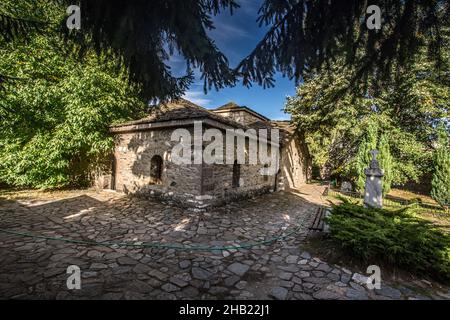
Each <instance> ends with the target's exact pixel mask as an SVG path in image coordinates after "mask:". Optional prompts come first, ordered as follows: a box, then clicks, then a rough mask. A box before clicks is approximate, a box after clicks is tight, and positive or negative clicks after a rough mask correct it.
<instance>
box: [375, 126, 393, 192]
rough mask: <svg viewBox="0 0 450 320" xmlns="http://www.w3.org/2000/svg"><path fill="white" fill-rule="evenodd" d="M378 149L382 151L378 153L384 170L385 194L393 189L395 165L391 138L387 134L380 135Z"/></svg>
mask: <svg viewBox="0 0 450 320" xmlns="http://www.w3.org/2000/svg"><path fill="white" fill-rule="evenodd" d="M378 151H379V152H380V153H379V155H378V162H379V164H380V168H381V169H383V171H384V176H383V195H386V194H388V193H389V191H390V190H391V184H392V167H393V159H392V155H391V150H390V147H389V139H388V137H387V135H386V134H382V135H381V137H380V141H379V143H378Z"/></svg>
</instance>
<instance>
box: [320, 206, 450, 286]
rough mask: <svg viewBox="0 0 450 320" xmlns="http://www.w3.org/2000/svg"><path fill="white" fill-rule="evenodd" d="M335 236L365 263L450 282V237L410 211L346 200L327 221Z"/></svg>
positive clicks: (338, 241) (332, 235) (334, 208)
mask: <svg viewBox="0 0 450 320" xmlns="http://www.w3.org/2000/svg"><path fill="white" fill-rule="evenodd" d="M326 221H327V222H328V224H329V226H330V233H331V237H332V238H333V239H334V240H335V241H336V242H337V243H339V244H340V245H341V246H342V247H343V248H344V249H346V250H349V252H350V253H351V254H353V255H355V256H356V257H358V258H360V259H362V260H364V261H365V262H369V261H370V262H371V263H376V262H377V261H386V262H388V263H391V264H393V265H396V266H399V267H403V268H406V269H408V270H411V271H416V272H419V273H427V274H429V275H433V276H436V277H437V278H439V279H443V280H447V281H448V280H450V236H449V235H448V234H446V233H443V232H442V231H440V230H439V229H438V227H437V226H435V225H434V224H432V223H430V222H428V221H426V220H423V219H421V218H418V217H415V216H414V215H413V214H412V213H411V212H410V211H409V210H408V209H406V210H405V209H402V210H398V211H388V210H383V209H374V208H364V207H362V206H360V205H357V204H353V203H350V202H348V201H344V202H343V203H342V204H340V205H335V206H333V209H332V214H331V216H329V217H327V218H326Z"/></svg>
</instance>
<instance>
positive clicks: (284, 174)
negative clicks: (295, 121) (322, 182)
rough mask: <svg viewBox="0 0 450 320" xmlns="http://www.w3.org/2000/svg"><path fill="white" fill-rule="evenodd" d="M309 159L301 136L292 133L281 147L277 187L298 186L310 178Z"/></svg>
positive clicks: (291, 187) (285, 188) (289, 187)
mask: <svg viewBox="0 0 450 320" xmlns="http://www.w3.org/2000/svg"><path fill="white" fill-rule="evenodd" d="M310 168H311V164H310V159H309V157H308V150H307V149H306V146H305V143H304V140H303V139H302V137H301V136H300V135H299V134H297V133H294V134H293V135H292V136H291V137H290V138H289V139H288V141H286V142H285V145H284V147H283V148H282V149H281V161H280V177H279V184H278V188H279V189H284V190H288V189H294V188H299V187H301V186H302V185H303V184H305V183H307V182H308V180H309V179H310V174H311V173H310Z"/></svg>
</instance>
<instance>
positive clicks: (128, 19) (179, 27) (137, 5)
mask: <svg viewBox="0 0 450 320" xmlns="http://www.w3.org/2000/svg"><path fill="white" fill-rule="evenodd" d="M3 2H5V3H3ZM48 4H50V6H48ZM72 4H77V5H79V6H80V7H81V8H82V9H81V10H82V14H81V25H82V28H81V30H79V31H77V30H71V31H69V29H68V28H67V27H66V19H67V15H66V8H67V7H68V6H69V5H72ZM237 7H238V6H237V4H236V3H235V2H234V1H233V0H220V1H215V0H205V1H197V0H152V1H122V0H119V1H117V0H114V1H112V0H96V1H91V0H79V1H76V2H75V3H74V2H73V1H71V0H37V1H28V0H2V4H1V5H0V40H1V39H2V38H4V39H6V40H15V39H23V38H25V37H26V36H28V35H29V34H30V33H32V32H33V31H36V30H37V31H39V32H44V31H45V29H47V27H49V28H52V29H54V31H56V32H57V36H61V35H63V36H64V38H65V39H66V40H67V41H66V45H67V46H68V47H70V49H73V51H74V52H76V53H77V54H80V56H82V55H84V54H86V53H92V50H95V51H96V52H97V53H98V54H99V55H110V54H111V56H110V58H111V57H115V58H113V59H112V60H113V61H114V62H115V65H116V66H126V67H127V70H128V71H129V72H128V76H129V78H130V79H131V80H132V81H133V82H136V83H139V84H141V89H142V90H141V93H142V95H143V97H144V98H146V99H148V100H151V99H156V98H159V99H167V98H174V97H180V96H181V95H182V94H183V93H184V92H185V90H187V89H188V87H189V85H190V84H191V83H192V81H193V68H196V69H197V70H198V71H199V72H200V73H201V75H202V79H203V80H204V89H205V91H206V90H208V89H211V88H212V87H214V88H216V89H218V88H222V87H224V86H232V85H234V83H235V73H234V72H233V70H231V68H230V67H229V65H228V60H227V58H226V57H225V56H224V55H223V54H222V52H220V50H219V49H218V48H217V46H216V45H215V43H214V41H213V40H212V39H211V38H209V36H208V34H207V31H208V30H211V29H213V28H214V24H213V21H212V18H211V16H212V15H217V14H219V13H220V12H221V11H223V10H227V9H229V10H230V11H231V12H232V11H233V9H235V8H237ZM32 8H36V10H35V11H34V12H37V13H41V15H39V14H33V13H32V12H33V10H30V9H32ZM48 11H50V12H57V13H58V19H56V20H55V19H51V20H47V19H46V15H47V14H48ZM55 35H56V34H55ZM74 43H76V45H73V44H74ZM174 52H178V53H179V54H180V56H182V57H184V58H185V60H186V74H185V75H184V76H181V77H178V76H177V75H175V74H174V72H173V71H172V70H171V68H170V66H169V64H168V60H169V57H170V55H173V53H174ZM0 79H1V76H0Z"/></svg>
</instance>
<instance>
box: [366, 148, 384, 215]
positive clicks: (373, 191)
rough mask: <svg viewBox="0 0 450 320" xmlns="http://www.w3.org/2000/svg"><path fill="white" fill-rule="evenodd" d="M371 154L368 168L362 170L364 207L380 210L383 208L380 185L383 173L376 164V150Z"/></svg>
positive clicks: (377, 152)
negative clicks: (364, 178) (364, 176)
mask: <svg viewBox="0 0 450 320" xmlns="http://www.w3.org/2000/svg"><path fill="white" fill-rule="evenodd" d="M370 153H371V154H372V161H371V162H370V166H369V168H367V169H366V170H364V173H365V174H366V184H365V187H364V206H365V207H375V208H381V207H382V206H383V193H382V183H381V179H382V178H383V171H382V170H381V169H380V165H379V164H378V160H377V155H378V154H379V151H378V150H372V151H370Z"/></svg>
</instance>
